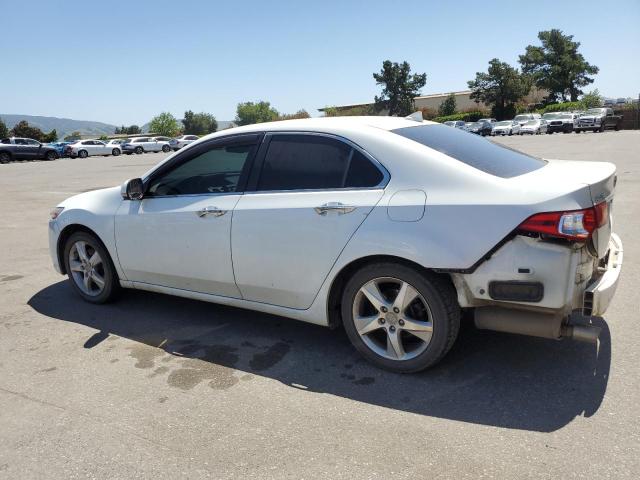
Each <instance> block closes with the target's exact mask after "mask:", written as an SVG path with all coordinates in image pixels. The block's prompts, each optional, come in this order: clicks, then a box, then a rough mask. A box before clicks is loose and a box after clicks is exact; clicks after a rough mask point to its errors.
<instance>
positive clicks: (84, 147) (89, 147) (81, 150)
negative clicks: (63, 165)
mask: <svg viewBox="0 0 640 480" xmlns="http://www.w3.org/2000/svg"><path fill="white" fill-rule="evenodd" d="M66 152H68V154H69V155H70V156H71V157H73V158H75V157H80V158H87V157H91V156H95V155H104V156H106V155H114V156H118V155H120V154H121V153H122V147H121V146H120V145H115V144H111V143H109V144H107V143H105V142H103V141H102V140H79V141H77V142H76V143H72V144H71V145H67V147H66Z"/></svg>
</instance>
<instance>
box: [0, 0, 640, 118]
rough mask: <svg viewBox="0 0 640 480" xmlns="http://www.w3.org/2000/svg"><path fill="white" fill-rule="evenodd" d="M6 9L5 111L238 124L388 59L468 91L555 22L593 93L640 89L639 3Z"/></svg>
mask: <svg viewBox="0 0 640 480" xmlns="http://www.w3.org/2000/svg"><path fill="white" fill-rule="evenodd" d="M523 5H524V6H526V8H522V6H523ZM480 6H481V7H482V8H479V7H480ZM0 12H2V13H1V14H0V17H1V18H2V22H1V23H2V48H1V50H2V54H1V59H0V113H6V114H10V113H11V114H29V115H46V116H56V117H66V118H73V119H77V120H95V121H102V122H107V123H112V124H117V125H120V124H127V125H128V124H139V125H142V124H144V123H146V122H148V121H149V120H150V119H151V118H152V117H153V116H154V115H156V114H158V113H160V112H163V111H169V112H171V113H173V114H174V115H175V116H176V117H177V118H182V115H183V112H184V111H185V110H193V111H196V112H200V111H204V112H209V113H212V114H213V115H215V116H216V118H217V119H218V120H232V119H233V118H234V117H235V111H236V105H237V104H238V103H239V102H245V101H259V100H266V101H270V102H271V104H272V105H273V106H274V107H275V108H276V109H277V110H278V111H280V112H283V113H292V112H295V111H297V110H299V109H302V108H304V109H306V110H307V111H308V112H309V113H310V114H311V115H319V112H318V111H317V109H318V108H322V107H324V106H329V105H340V104H350V103H360V102H369V101H372V100H373V97H374V96H375V95H376V94H379V92H380V87H379V86H377V85H376V84H375V81H374V80H373V77H372V74H373V72H376V71H379V70H380V68H381V65H382V62H383V61H384V60H386V59H389V60H392V61H397V62H402V61H404V60H406V61H408V62H409V63H410V64H411V67H412V69H413V70H414V71H416V72H419V73H422V72H426V74H427V84H426V86H425V87H424V88H423V90H422V93H423V94H429V93H441V92H451V91H456V90H465V89H466V88H467V81H468V80H471V79H473V78H474V77H475V73H476V72H477V71H485V70H486V68H487V64H488V61H489V60H490V59H492V58H494V57H497V58H499V59H500V60H502V61H506V62H509V63H510V64H512V65H514V66H517V60H518V55H519V54H522V53H523V52H524V50H525V47H526V46H527V45H529V44H534V45H538V44H539V41H538V39H537V34H538V32H539V31H540V30H549V29H552V28H559V29H561V30H563V31H564V33H565V34H571V35H574V40H576V41H579V42H580V43H581V46H580V51H581V52H582V54H583V55H584V56H585V58H586V60H587V61H588V62H589V63H591V64H594V65H597V66H598V67H599V68H600V73H598V75H596V77H595V82H594V83H593V84H592V85H591V86H589V87H587V90H590V89H592V88H597V89H598V90H599V91H600V93H601V94H603V95H605V96H608V97H628V96H632V97H636V98H637V96H638V94H639V93H640V82H639V81H638V80H639V79H640V0H630V1H624V0H620V1H616V2H604V1H602V0H600V1H590V0H581V1H562V2H559V1H546V0H538V1H536V2H524V3H523V2H514V1H512V0H511V1H491V0H484V1H479V0H476V1H466V0H455V1H411V0H403V1H395V2H394V1H390V0H386V1H377V0H369V1H348V0H342V1H334V0H322V1H317V0H316V1H304V0H298V1H280V2H276V1H269V0H262V1H241V0H225V1H214V0H210V1H204V0H203V1H190V0H182V1H179V2H176V1H175V0H173V1H165V0H154V1H146V0H138V1H136V0H128V1H110V0H103V1H91V0H84V1H75V0H40V1H34V0H32V1H22V2H18V1H15V0H0ZM12 19H13V20H12Z"/></svg>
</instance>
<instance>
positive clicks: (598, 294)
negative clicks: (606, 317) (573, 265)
mask: <svg viewBox="0 0 640 480" xmlns="http://www.w3.org/2000/svg"><path fill="white" fill-rule="evenodd" d="M622 256H623V250H622V241H621V240H620V237H619V236H618V235H616V234H615V233H612V234H611V239H610V240H609V251H608V252H607V255H606V257H605V262H604V265H601V266H600V267H599V273H598V275H597V276H596V277H595V278H594V279H593V280H592V281H591V283H589V285H587V288H586V289H585V291H584V297H583V304H582V313H583V315H585V316H599V315H603V314H604V313H605V312H606V311H607V308H609V304H610V303H611V299H612V298H613V295H614V294H615V293H616V288H617V286H618V280H619V278H620V271H621V270H622Z"/></svg>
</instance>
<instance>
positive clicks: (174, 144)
mask: <svg viewBox="0 0 640 480" xmlns="http://www.w3.org/2000/svg"><path fill="white" fill-rule="evenodd" d="M196 140H198V136H197V135H182V136H181V137H178V138H174V139H173V140H171V141H170V142H169V146H170V147H171V149H172V150H180V149H181V148H182V147H186V146H187V145H189V144H191V143H193V142H195V141H196Z"/></svg>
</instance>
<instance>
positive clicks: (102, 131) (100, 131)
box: [0, 113, 235, 140]
mask: <svg viewBox="0 0 640 480" xmlns="http://www.w3.org/2000/svg"><path fill="white" fill-rule="evenodd" d="M0 118H1V119H2V121H3V122H4V123H5V124H6V125H7V128H8V129H9V130H11V129H12V128H13V126H14V125H15V124H16V123H18V122H20V121H21V120H26V121H27V122H29V125H33V126H34V127H38V128H39V129H40V130H42V131H43V132H45V133H49V132H50V131H51V130H53V129H54V128H55V129H56V132H58V139H59V140H62V139H63V138H64V137H66V136H67V135H69V134H71V133H72V132H76V131H77V132H80V134H81V135H91V136H95V137H99V136H101V135H113V133H114V132H115V130H116V126H115V125H111V124H108V123H102V122H91V121H88V120H73V119H71V118H58V117H42V116H39V115H16V114H9V113H0ZM230 126H235V124H233V122H231V121H228V120H218V130H224V129H225V128H229V127H230ZM142 131H143V132H145V133H147V132H148V131H149V124H148V123H146V124H144V125H143V126H142Z"/></svg>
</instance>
